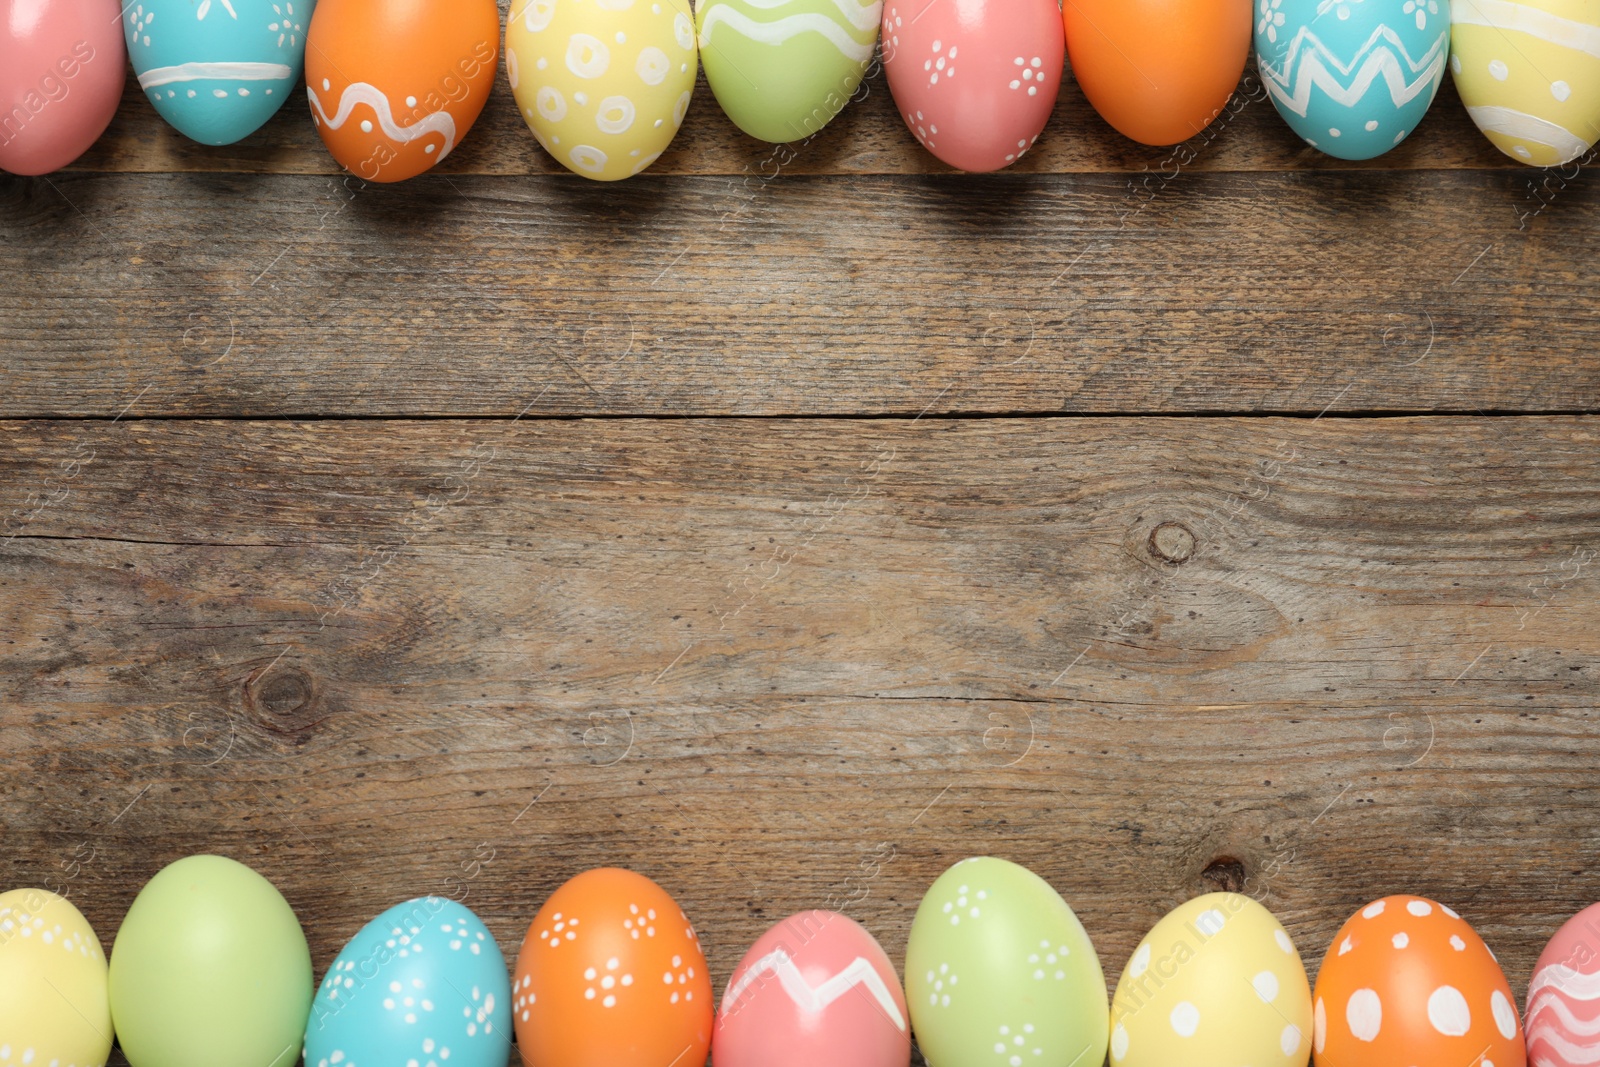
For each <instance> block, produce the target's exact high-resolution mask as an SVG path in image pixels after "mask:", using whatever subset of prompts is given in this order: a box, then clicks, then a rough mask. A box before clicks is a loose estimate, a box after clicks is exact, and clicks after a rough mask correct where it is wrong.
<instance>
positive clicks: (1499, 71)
mask: <svg viewBox="0 0 1600 1067" xmlns="http://www.w3.org/2000/svg"><path fill="white" fill-rule="evenodd" d="M1489 76H1490V77H1491V78H1493V79H1494V80H1495V81H1497V82H1503V81H1505V80H1506V79H1507V78H1509V77H1511V68H1510V67H1507V66H1506V65H1505V64H1504V63H1502V62H1500V60H1498V59H1491V60H1489Z"/></svg>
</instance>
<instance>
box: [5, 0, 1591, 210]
mask: <svg viewBox="0 0 1600 1067" xmlns="http://www.w3.org/2000/svg"><path fill="white" fill-rule="evenodd" d="M0 23H3V26H0V33H3V34H4V36H0V59H3V60H4V61H3V62H0V108H4V109H5V111H4V113H0V167H4V168H5V169H8V170H13V171H17V172H19V173H25V174H36V173H45V172H48V171H50V170H54V169H56V168H59V167H61V166H65V165H66V164H67V163H69V162H71V161H72V160H73V159H74V158H76V157H77V156H78V155H79V154H80V153H82V152H83V151H84V150H85V149H87V148H88V147H89V145H90V144H92V143H93V141H94V140H95V139H96V138H97V137H99V135H100V134H101V133H102V132H103V131H104V130H105V128H106V126H107V124H108V123H109V122H110V120H111V116H112V114H113V112H114V111H115V109H116V106H117V101H118V98H119V96H120V94H121V89H122V82H123V76H124V56H125V55H126V56H129V57H131V59H132V61H133V69H134V72H135V73H136V74H137V76H138V78H139V84H140V86H141V88H143V89H144V91H145V93H146V94H147V95H148V97H149V98H150V101H151V103H152V104H153V105H154V106H155V108H156V110H157V111H159V112H160V113H161V114H162V116H163V117H165V118H166V119H167V120H168V121H169V122H171V123H172V125H173V126H175V127H176V128H178V129H179V130H181V131H182V132H183V133H185V134H187V135H188V136H190V137H192V138H194V139H195V140H197V141H200V142H203V143H206V144H213V145H220V144H230V143H233V142H234V141H237V140H239V139H240V138H242V137H244V136H246V135H248V134H250V133H251V132H253V131H255V130H256V129H258V128H259V127H260V126H261V125H262V124H263V123H264V122H266V121H267V119H269V118H270V117H271V116H272V115H273V114H274V113H275V112H276V111H277V109H278V108H279V107H280V106H281V105H282V104H283V102H284V101H285V100H286V99H287V98H288V97H289V96H290V95H291V93H292V92H293V91H294V89H295V88H296V87H297V86H298V85H299V84H300V78H301V70H302V65H303V66H304V75H305V84H306V89H307V97H308V99H309V102H310V105H311V112H312V118H313V121H314V122H315V124H316V126H317V128H318V130H319V132H320V133H321V135H322V137H323V140H324V141H325V142H326V143H327V146H328V148H329V149H330V151H331V152H332V154H333V156H334V158H335V159H337V160H338V162H339V163H340V164H341V165H343V166H344V167H346V168H347V169H348V170H350V171H351V172H352V173H355V174H357V175H359V176H361V177H363V178H367V179H370V180H374V181H399V180H403V179H405V178H409V177H413V176H415V175H417V174H420V173H422V172H423V171H425V170H427V169H429V168H430V167H432V166H433V165H435V164H436V163H438V162H439V161H440V160H441V159H443V158H444V157H445V156H447V155H448V154H449V153H450V151H451V150H452V149H453V148H455V146H456V145H458V144H459V143H460V142H461V139H462V138H463V137H465V136H466V134H467V131H468V130H469V129H470V128H471V126H472V125H473V123H474V122H475V121H476V120H477V118H478V115H479V113H480V112H481V111H482V109H483V106H484V104H485V102H486V101H487V100H488V97H489V94H490V91H491V89H492V87H493V83H494V78H495V74H496V72H497V70H498V69H499V64H500V53H501V38H500V24H499V13H498V9H497V7H496V4H495V0H453V2H451V3H449V4H443V3H420V2H417V0H320V2H319V0H0ZM880 36H881V43H882V57H883V66H884V69H885V71H886V73H887V75H888V80H889V86H890V90H891V91H892V93H893V95H894V99H895V102H896V105H897V107H898V109H899V110H900V112H901V114H902V115H903V117H904V118H905V121H906V124H907V126H908V127H909V128H910V129H911V131H912V132H913V133H914V134H915V135H916V137H917V139H918V140H919V141H920V142H921V143H922V144H923V145H924V146H925V147H926V148H927V149H928V150H929V151H930V152H932V153H933V154H934V155H936V156H938V157H939V158H940V159H942V160H944V161H945V162H947V163H949V164H951V165H952V166H955V167H958V168H961V169H963V170H969V171H991V170H997V169H1000V168H1002V167H1004V166H1007V165H1008V164H1010V163H1012V162H1014V161H1015V160H1017V159H1018V158H1020V157H1021V156H1022V155H1023V154H1024V153H1026V152H1027V150H1028V149H1029V148H1030V147H1032V145H1033V143H1034V142H1035V141H1036V140H1037V139H1038V137H1039V134H1040V133H1041V131H1042V130H1043V129H1044V126H1045V122H1046V121H1047V119H1048V118H1049V115H1050V112H1051V110H1052V108H1053V106H1054V104H1055V100H1056V95H1057V91H1058V90H1059V88H1060V85H1061V80H1062V77H1063V74H1064V69H1065V63H1066V59H1067V56H1068V55H1069V54H1070V57H1071V62H1072V70H1073V72H1074V74H1075V76H1076V77H1077V79H1078V81H1079V83H1080V84H1081V85H1082V87H1083V90H1084V93H1085V95H1086V96H1087V97H1088V99H1089V101H1090V102H1091V103H1092V104H1093V105H1094V106H1095V107H1096V109H1098V110H1099V112H1100V113H1101V115H1103V116H1104V117H1105V118H1106V120H1107V121H1108V122H1110V124H1111V125H1112V126H1114V127H1116V129H1118V130H1119V131H1121V132H1122V133H1124V134H1125V135H1127V136H1128V137H1130V138H1132V139H1134V140H1137V141H1141V142H1144V143H1147V144H1154V145H1169V144H1176V143H1179V142H1181V141H1184V140H1187V139H1188V138H1190V137H1192V136H1194V135H1196V134H1198V133H1200V132H1201V131H1202V130H1204V129H1205V128H1206V127H1207V126H1208V125H1209V124H1210V123H1211V122H1212V121H1213V120H1215V119H1216V118H1217V116H1219V115H1220V114H1221V113H1222V111H1223V109H1224V107H1225V106H1226V105H1227V103H1228V100H1229V98H1230V97H1231V95H1232V94H1233V92H1234V90H1235V88H1236V87H1237V86H1238V84H1239V79H1240V77H1241V75H1242V74H1243V72H1244V68H1245V64H1246V62H1247V60H1248V56H1249V52H1250V49H1251V44H1252V41H1253V42H1254V47H1255V51H1256V54H1257V57H1258V69H1259V71H1260V76H1261V79H1262V83H1263V85H1264V86H1265V89H1266V91H1267V92H1268V94H1269V95H1270V96H1271V98H1272V101H1273V103H1274V104H1275V105H1276V106H1277V108H1278V110H1279V112H1280V113H1281V114H1282V115H1283V117H1284V118H1285V119H1286V120H1287V121H1288V123H1289V125H1290V126H1292V127H1293V128H1294V130H1295V132H1296V133H1298V134H1299V135H1300V136H1301V137H1302V138H1304V139H1305V140H1306V141H1307V142H1308V143H1310V144H1311V145H1313V146H1315V147H1317V148H1319V149H1321V150H1322V151H1324V152H1327V153H1330V154H1332V155H1335V156H1338V157H1342V158H1345V159H1368V158H1372V157H1374V156H1377V155H1380V154H1381V153H1383V152H1385V151H1387V150H1389V149H1390V148H1392V147H1394V146H1395V145H1397V144H1399V143H1400V142H1401V141H1402V140H1404V139H1405V138H1406V137H1407V136H1408V135H1409V134H1410V133H1411V131H1412V130H1414V129H1415V128H1416V126H1417V124H1418V123H1419V122H1421V120H1422V117H1423V115H1424V114H1425V113H1426V112H1427V110H1428V107H1429V106H1430V105H1431V103H1432V102H1433V98H1434V95H1435V93H1436V92H1437V91H1438V88H1439V85H1440V83H1441V81H1442V79H1443V76H1444V70H1445V67H1446V65H1449V66H1450V67H1451V69H1452V71H1453V72H1454V75H1455V80H1456V84H1457V87H1458V89H1459V91H1460V94H1461V97H1462V100H1463V101H1464V102H1465V103H1466V105H1467V109H1468V111H1469V112H1470V114H1471V116H1472V118H1473V120H1474V121H1475V122H1476V123H1477V124H1478V126H1479V128H1480V129H1482V130H1483V131H1484V133H1485V134H1486V135H1487V136H1488V137H1489V138H1490V139H1491V140H1492V141H1493V142H1494V143H1495V144H1496V145H1497V146H1498V147H1499V148H1500V149H1501V150H1502V151H1504V152H1506V153H1507V154H1509V155H1511V156H1513V157H1514V158H1516V159H1518V160H1521V161H1523V162H1527V163H1533V164H1537V165H1540V166H1553V165H1556V164H1561V163H1566V162H1569V161H1570V160H1572V159H1575V158H1577V157H1578V156H1580V155H1582V154H1583V153H1584V152H1586V151H1587V150H1588V149H1589V148H1590V147H1591V146H1592V145H1593V144H1594V143H1595V141H1596V140H1597V139H1600V10H1597V8H1596V5H1595V3H1594V2H1593V0H1453V3H1452V0H1188V2H1186V3H1183V4H1173V3H1171V2H1170V0H959V2H955V3H945V4H930V3H928V2H927V0H700V3H699V5H698V11H694V10H691V8H690V6H689V0H512V3H511V7H510V10H509V13H508V17H507V20H506V24H505V41H504V49H505V66H506V73H507V76H508V78H509V80H510V84H511V88H512V91H513V93H514V94H515V97H516V101H517V107H518V109H519V110H520V111H521V113H522V115H523V117H524V118H525V119H526V121H527V124H528V126H529V127H530V129H531V130H532V131H533V134H534V136H535V137H536V138H537V139H538V141H539V143H540V144H541V145H543V146H544V148H545V149H546V151H548V152H549V153H550V154H551V155H552V156H553V157H554V158H556V159H557V160H559V161H560V162H561V163H562V164H563V165H564V166H566V167H567V168H568V169H570V170H572V171H574V172H576V173H578V174H582V175H585V176H587V177H590V178H595V179H599V180H608V181H609V180H615V179H618V178H626V177H628V176H630V175H633V174H637V173H639V172H640V171H642V170H644V169H645V168H647V167H649V166H650V164H651V163H652V162H654V161H655V160H656V159H657V158H658V157H659V156H660V155H661V153H662V152H663V151H664V150H665V149H666V148H667V146H668V145H669V144H670V143H671V141H672V139H673V137H674V136H675V135H676V133H677V131H678V128H679V127H680V126H681V125H682V123H683V120H684V115H685V113H686V111H687V109H688V106H689V100H690V97H691V94H692V92H693V89H694V84H695V78H696V74H697V72H698V69H699V65H700V63H701V62H702V61H703V62H704V64H705V69H706V79H707V81H708V82H709V84H710V86H711V89H712V91H713V92H714V93H715V95H716V97H717V100H718V102H719V103H720V104H721V105H722V107H723V109H724V110H725V111H726V112H727V114H728V115H729V117H730V118H732V120H733V121H734V123H735V124H736V125H738V126H739V127H740V128H741V129H742V130H744V131H745V132H747V133H749V134H750V135H751V136H753V137H756V138H758V139H761V140H764V141H769V142H774V143H785V142H791V141H797V140H802V139H804V138H806V137H808V136H810V135H811V134H813V133H815V132H816V131H817V130H819V129H821V128H822V126H824V125H826V124H827V123H828V122H829V121H830V120H832V119H833V117H834V116H835V115H837V114H838V112H839V111H840V110H841V109H842V108H843V107H844V106H845V104H846V103H847V102H848V101H849V100H850V99H851V97H852V96H853V95H854V94H855V92H856V90H857V88H858V86H859V84H860V82H861V80H862V78H863V77H864V76H865V74H866V72H867V69H868V66H869V63H870V62H871V60H872V58H873V55H874V52H875V49H876V48H877V47H878V44H879V41H880Z"/></svg>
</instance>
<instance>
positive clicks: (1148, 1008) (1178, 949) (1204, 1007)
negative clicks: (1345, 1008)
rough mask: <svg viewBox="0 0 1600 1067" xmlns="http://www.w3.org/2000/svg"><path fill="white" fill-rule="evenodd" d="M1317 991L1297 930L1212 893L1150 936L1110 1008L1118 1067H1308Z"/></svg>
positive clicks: (1236, 897)
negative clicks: (1295, 935)
mask: <svg viewBox="0 0 1600 1067" xmlns="http://www.w3.org/2000/svg"><path fill="white" fill-rule="evenodd" d="M1311 1036H1312V1034H1311V986H1310V983H1309V982H1307V981H1306V971H1305V966H1304V965H1303V964H1302V963H1301V962H1300V954H1299V953H1298V952H1297V951H1296V950H1295V947H1294V942H1293V941H1292V940H1290V938H1289V934H1288V931H1286V930H1285V929H1284V928H1283V926H1282V924H1281V923H1279V922H1278V920H1277V919H1275V918H1273V916H1272V913H1271V912H1269V911H1268V910H1267V909H1266V908H1264V907H1262V906H1261V905H1260V904H1258V903H1257V902H1256V901H1254V900H1252V899H1251V898H1249V897H1246V896H1241V895H1240V894H1238V893H1208V894H1206V895H1205V896H1203V897H1197V898H1195V899H1194V900H1191V901H1189V902H1188V903H1187V904H1184V905H1182V906H1181V907H1178V908H1176V909H1174V910H1173V911H1171V912H1169V913H1168V914H1167V916H1166V917H1165V918H1163V919H1162V920H1161V921H1160V922H1158V923H1156V925H1155V927H1154V929H1152V930H1151V931H1150V932H1149V933H1148V934H1146V935H1145V938H1144V940H1143V941H1141V942H1139V947H1138V948H1136V949H1135V950H1134V952H1133V956H1132V958H1130V959H1129V960H1128V965H1127V967H1125V968H1124V969H1123V971H1122V977H1121V978H1120V979H1119V980H1118V982H1117V993H1116V996H1115V997H1113V998H1112V1001H1111V1067H1172V1065H1173V1064H1183V1065H1184V1067H1238V1065H1239V1064H1241V1063H1248V1064H1251V1065H1252V1067H1306V1063H1307V1062H1308V1061H1309V1060H1310V1058H1311Z"/></svg>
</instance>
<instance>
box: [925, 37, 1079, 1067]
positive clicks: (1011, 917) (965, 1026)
mask: <svg viewBox="0 0 1600 1067" xmlns="http://www.w3.org/2000/svg"><path fill="white" fill-rule="evenodd" d="M1053 21H1056V20H1053ZM906 1001H907V1003H908V1004H909V1005H910V1007H911V1025H912V1028H913V1029H914V1030H915V1031H916V1034H917V1043H918V1045H919V1047H920V1048H921V1049H922V1053H923V1055H924V1056H925V1057H927V1060H928V1063H929V1064H930V1067H968V1065H971V1064H995V1065H997V1067H1022V1065H1023V1064H1027V1065H1029V1067H1072V1065H1077V1067H1082V1065H1083V1064H1089V1063H1100V1062H1102V1061H1103V1060H1104V1059H1105V1055H1106V1042H1107V1034H1108V1030H1109V1026H1108V1023H1107V1017H1108V1014H1107V1011H1106V982H1105V975H1104V973H1103V972H1102V971H1101V970H1100V957H1098V956H1097V955H1095V951H1094V945H1093V944H1091V943H1090V941H1089V935H1088V934H1087V933H1085V932H1084V929H1083V924H1081V923H1080V922H1078V917H1077V916H1076V915H1074V914H1073V913H1072V909H1071V908H1069V907H1068V906H1067V902H1066V901H1064V900H1062V899H1061V896H1060V895H1059V894H1058V893H1057V892H1056V891H1055V890H1054V889H1052V888H1050V886H1049V884H1048V883H1046V882H1045V881H1044V879H1042V878H1040V877H1039V876H1038V875H1036V874H1034V873H1033V872H1032V871H1029V870H1028V869H1027V868H1025V867H1019V866H1017V865H1016V864H1015V863H1009V862H1007V861H1006V860H1001V859H992V858H989V857H981V858H977V859H968V860H962V861H961V862H960V863H957V864H956V865H955V866H954V867H951V868H950V869H949V870H947V871H945V872H944V873H943V874H942V875H940V876H939V878H938V880H937V881H935V882H934V883H933V885H932V886H931V887H930V888H929V889H928V893H927V895H926V896H924V897H923V898H922V903H921V904H920V905H919V906H918V908H917V914H916V918H915V919H913V920H912V922H911V937H910V941H909V942H908V944H907V945H906Z"/></svg>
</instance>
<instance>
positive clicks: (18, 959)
mask: <svg viewBox="0 0 1600 1067" xmlns="http://www.w3.org/2000/svg"><path fill="white" fill-rule="evenodd" d="M113 17H114V16H113ZM0 1043H3V1044H4V1045H5V1046H6V1053H7V1054H6V1057H5V1061H4V1062H7V1063H8V1064H11V1065H13V1067H16V1065H20V1064H33V1065H35V1067H49V1065H50V1064H55V1065H56V1067H104V1064H105V1062H106V1060H107V1058H109V1057H110V1055H111V1002H110V999H109V993H108V990H107V979H106V957H105V953H104V952H102V951H101V949H100V939H99V938H98V937H96V936H95V932H94V929H93V928H92V927H90V925H89V920H87V919H85V918H84V917H83V915H82V914H81V913H80V912H79V911H78V909H77V908H75V907H73V906H72V904H71V903H70V902H69V901H67V900H66V899H64V898H62V897H58V896H56V895H55V894H54V893H50V892H47V891H45V890H43V889H14V890H12V891H11V892H9V893H0Z"/></svg>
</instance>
